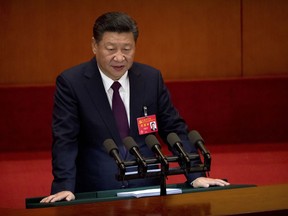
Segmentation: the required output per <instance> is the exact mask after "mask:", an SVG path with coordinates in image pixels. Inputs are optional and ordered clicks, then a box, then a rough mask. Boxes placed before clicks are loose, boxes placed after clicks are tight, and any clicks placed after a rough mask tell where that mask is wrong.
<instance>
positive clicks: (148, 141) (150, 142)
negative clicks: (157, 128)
mask: <svg viewBox="0 0 288 216" xmlns="http://www.w3.org/2000/svg"><path fill="white" fill-rule="evenodd" d="M145 142H146V144H147V145H148V147H149V148H150V149H151V150H153V147H154V146H155V145H158V146H159V148H161V145H160V143H159V141H158V140H157V138H156V137H155V136H154V135H152V134H150V135H148V136H147V137H146V138H145Z"/></svg>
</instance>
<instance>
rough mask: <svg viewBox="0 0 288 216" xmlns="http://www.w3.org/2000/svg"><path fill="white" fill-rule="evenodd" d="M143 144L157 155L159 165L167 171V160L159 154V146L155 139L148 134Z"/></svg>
mask: <svg viewBox="0 0 288 216" xmlns="http://www.w3.org/2000/svg"><path fill="white" fill-rule="evenodd" d="M145 142H146V144H147V145H148V147H149V148H150V149H151V150H152V151H153V152H154V153H155V154H156V155H157V157H158V159H159V160H160V162H161V164H162V165H163V166H164V167H165V170H168V169H169V163H168V160H167V158H166V157H165V156H164V155H163V154H162V152H161V145H160V143H159V141H158V140H157V138H156V137H155V136H154V135H152V134H150V135H148V136H147V137H146V138H145Z"/></svg>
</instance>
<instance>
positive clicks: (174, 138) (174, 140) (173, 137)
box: [167, 133, 181, 148]
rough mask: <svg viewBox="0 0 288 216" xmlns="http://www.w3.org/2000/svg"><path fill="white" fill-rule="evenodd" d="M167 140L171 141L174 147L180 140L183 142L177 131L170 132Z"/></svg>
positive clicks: (170, 143)
mask: <svg viewBox="0 0 288 216" xmlns="http://www.w3.org/2000/svg"><path fill="white" fill-rule="evenodd" d="M167 141H168V143H169V145H170V146H171V147H172V148H173V147H174V145H175V144H176V143H177V142H178V143H181V140H180V138H179V137H178V135H177V134H176V133H170V134H168V136H167Z"/></svg>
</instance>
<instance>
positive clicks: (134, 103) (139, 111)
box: [129, 67, 145, 137]
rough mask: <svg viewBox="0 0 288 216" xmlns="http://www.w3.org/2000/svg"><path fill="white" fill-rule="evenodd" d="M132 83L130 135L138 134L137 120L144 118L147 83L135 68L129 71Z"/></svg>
mask: <svg viewBox="0 0 288 216" xmlns="http://www.w3.org/2000/svg"><path fill="white" fill-rule="evenodd" d="M129 82H130V135H131V136H133V137H136V136H137V134H138V126H137V118H138V117H140V116H144V112H143V106H144V101H145V82H144V80H143V77H142V75H141V73H140V72H139V71H137V70H135V69H134V68H133V67H132V68H131V69H130V70H129Z"/></svg>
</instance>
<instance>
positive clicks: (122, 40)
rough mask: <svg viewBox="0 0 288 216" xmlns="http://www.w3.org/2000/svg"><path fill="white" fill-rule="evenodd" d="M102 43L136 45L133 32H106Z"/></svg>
mask: <svg viewBox="0 0 288 216" xmlns="http://www.w3.org/2000/svg"><path fill="white" fill-rule="evenodd" d="M101 42H102V43H104V44H135V41H134V36H133V33H132V32H123V33H118V32H105V33H104V34H103V37H102V40H101V41H100V43H101Z"/></svg>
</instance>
